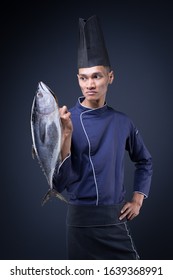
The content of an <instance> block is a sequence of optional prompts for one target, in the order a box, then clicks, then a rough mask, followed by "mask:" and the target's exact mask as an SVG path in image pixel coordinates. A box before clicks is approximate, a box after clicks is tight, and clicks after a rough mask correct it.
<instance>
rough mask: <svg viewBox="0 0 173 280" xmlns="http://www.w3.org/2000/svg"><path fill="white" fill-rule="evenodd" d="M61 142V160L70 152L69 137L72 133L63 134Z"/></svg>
mask: <svg viewBox="0 0 173 280" xmlns="http://www.w3.org/2000/svg"><path fill="white" fill-rule="evenodd" d="M63 138H64V139H63V144H62V148H61V160H62V161H63V160H64V159H65V158H66V157H67V156H68V155H69V154H70V153H71V138H72V135H71V134H69V135H64V136H63Z"/></svg>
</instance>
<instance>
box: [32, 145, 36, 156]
mask: <svg viewBox="0 0 173 280" xmlns="http://www.w3.org/2000/svg"><path fill="white" fill-rule="evenodd" d="M31 154H32V158H33V159H35V158H36V151H35V149H34V146H33V145H32V151H31Z"/></svg>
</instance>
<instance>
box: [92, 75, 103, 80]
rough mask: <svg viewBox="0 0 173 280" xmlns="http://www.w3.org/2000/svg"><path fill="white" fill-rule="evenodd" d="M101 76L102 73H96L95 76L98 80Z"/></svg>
mask: <svg viewBox="0 0 173 280" xmlns="http://www.w3.org/2000/svg"><path fill="white" fill-rule="evenodd" d="M101 77H102V76H101V75H100V74H95V75H94V77H93V78H94V79H97V80H98V79H100V78H101Z"/></svg>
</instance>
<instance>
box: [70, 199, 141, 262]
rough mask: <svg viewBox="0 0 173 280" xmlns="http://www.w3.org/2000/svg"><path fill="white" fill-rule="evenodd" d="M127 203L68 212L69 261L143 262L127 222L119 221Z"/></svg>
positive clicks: (73, 209)
mask: <svg viewBox="0 0 173 280" xmlns="http://www.w3.org/2000/svg"><path fill="white" fill-rule="evenodd" d="M123 205H124V202H123V203H121V204H116V205H99V206H95V205H71V204H69V206H68V211H67V258H68V259H69V260H94V259H95V260H134V259H139V256H138V253H137V251H136V248H135V245H134V243H133V240H132V237H131V235H130V230H129V227H128V226H127V221H126V220H125V219H124V220H122V221H120V220H119V216H120V211H121V209H122V207H123Z"/></svg>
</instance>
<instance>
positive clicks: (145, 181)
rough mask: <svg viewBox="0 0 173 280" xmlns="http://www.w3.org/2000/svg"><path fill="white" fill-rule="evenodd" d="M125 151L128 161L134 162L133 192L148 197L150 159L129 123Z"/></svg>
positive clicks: (137, 133)
mask: <svg viewBox="0 0 173 280" xmlns="http://www.w3.org/2000/svg"><path fill="white" fill-rule="evenodd" d="M126 150H127V151H128V153H129V156H130V159H131V160H132V161H133V162H135V173H134V192H139V193H142V194H144V195H145V197H148V195H149V191H150V186H151V179H152V173H153V168H152V157H151V155H150V153H149V151H148V149H147V148H146V146H145V144H144V142H143V139H142V137H141V135H140V133H139V131H138V129H137V128H136V127H135V126H134V124H133V123H131V128H130V135H129V137H128V139H127V142H126Z"/></svg>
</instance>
